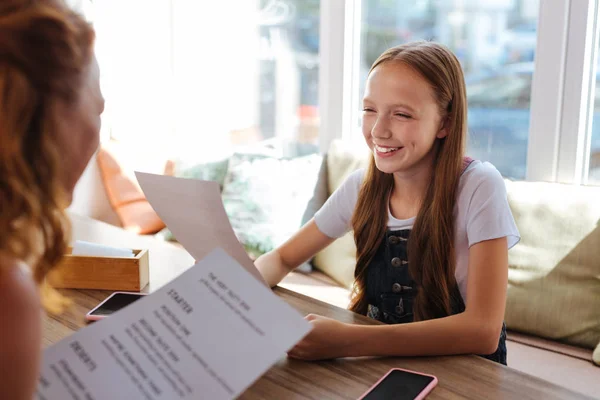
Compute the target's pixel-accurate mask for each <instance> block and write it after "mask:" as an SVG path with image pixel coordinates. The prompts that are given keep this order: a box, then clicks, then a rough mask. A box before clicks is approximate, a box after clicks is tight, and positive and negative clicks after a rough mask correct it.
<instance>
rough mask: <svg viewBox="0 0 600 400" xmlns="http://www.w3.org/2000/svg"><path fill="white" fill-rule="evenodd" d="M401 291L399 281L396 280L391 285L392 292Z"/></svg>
mask: <svg viewBox="0 0 600 400" xmlns="http://www.w3.org/2000/svg"><path fill="white" fill-rule="evenodd" d="M401 291H402V285H401V284H399V283H397V282H396V283H394V284H393V285H392V292H394V293H400V292H401Z"/></svg>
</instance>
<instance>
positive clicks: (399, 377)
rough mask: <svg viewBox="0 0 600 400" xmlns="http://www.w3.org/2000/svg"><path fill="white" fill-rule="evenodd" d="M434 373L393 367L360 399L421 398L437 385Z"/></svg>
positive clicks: (413, 399)
mask: <svg viewBox="0 0 600 400" xmlns="http://www.w3.org/2000/svg"><path fill="white" fill-rule="evenodd" d="M437 382H438V380H437V378H436V377H435V376H433V375H427V374H422V373H420V372H415V371H409V370H406V369H401V368H392V369H391V370H389V371H388V373H387V374H385V375H384V376H383V377H382V378H381V379H380V380H378V381H377V382H376V383H375V384H374V385H373V386H372V387H371V388H370V389H369V390H367V392H366V393H365V394H363V395H362V396H361V397H360V398H359V400H391V399H394V400H421V399H424V398H425V396H427V395H428V394H429V392H431V391H432V390H433V388H434V387H435V385H437Z"/></svg>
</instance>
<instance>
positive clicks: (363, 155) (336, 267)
mask: <svg viewBox="0 0 600 400" xmlns="http://www.w3.org/2000/svg"><path fill="white" fill-rule="evenodd" d="M369 156H370V153H369V150H368V148H367V147H366V145H365V144H364V143H360V144H357V145H351V144H347V143H344V142H342V141H340V140H334V141H333V142H332V143H331V145H330V147H329V151H328V153H327V178H328V185H329V194H330V195H331V193H333V192H334V191H335V190H336V189H337V188H338V187H339V186H340V185H341V184H342V183H343V182H344V180H345V179H346V178H347V177H348V175H350V174H351V173H352V172H354V171H356V170H357V169H358V168H366V167H368V165H369ZM313 265H314V266H315V268H317V269H319V270H321V271H323V272H324V273H326V274H327V275H329V276H330V277H331V278H333V279H334V280H335V281H337V282H338V283H340V284H341V285H343V286H344V287H346V288H351V287H352V282H354V267H355V265H356V246H355V245H354V237H353V236H352V232H348V233H347V234H346V235H344V236H342V237H341V238H339V239H337V240H336V241H335V242H333V243H332V244H331V245H330V246H328V247H327V248H325V249H324V250H322V251H321V252H319V253H318V254H317V255H316V256H315V258H314V260H313Z"/></svg>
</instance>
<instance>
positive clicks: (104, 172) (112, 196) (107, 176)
mask: <svg viewBox="0 0 600 400" xmlns="http://www.w3.org/2000/svg"><path fill="white" fill-rule="evenodd" d="M128 162H129V163H130V164H131V159H129V160H128V152H127V149H126V147H125V146H122V145H120V144H118V143H116V142H109V143H106V144H103V145H102V147H101V148H100V150H98V154H97V163H98V168H99V169H100V175H101V178H102V182H103V184H104V188H105V190H106V195H107V197H108V200H109V202H110V204H111V206H112V208H113V209H114V210H115V213H116V214H117V216H118V217H119V220H120V222H121V226H122V227H123V228H125V229H127V230H130V231H133V232H135V233H139V234H150V233H155V232H158V231H159V230H161V229H162V228H164V227H165V224H164V223H163V222H162V220H161V219H160V218H159V217H158V215H157V214H156V212H155V211H154V209H153V208H152V206H151V205H150V203H148V201H147V200H146V197H145V196H144V193H143V192H142V190H141V188H140V187H139V185H138V183H137V180H136V178H135V175H134V169H133V168H128V167H127V166H126V164H127V163H128ZM170 167H171V164H170V163H169V162H167V161H166V160H163V163H162V170H161V171H160V172H162V173H164V171H165V170H166V169H168V168H170ZM148 172H156V171H148Z"/></svg>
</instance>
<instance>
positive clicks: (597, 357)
mask: <svg viewBox="0 0 600 400" xmlns="http://www.w3.org/2000/svg"><path fill="white" fill-rule="evenodd" d="M592 360H594V364H596V365H597V366H599V367H600V343H598V346H596V350H594V354H592Z"/></svg>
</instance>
